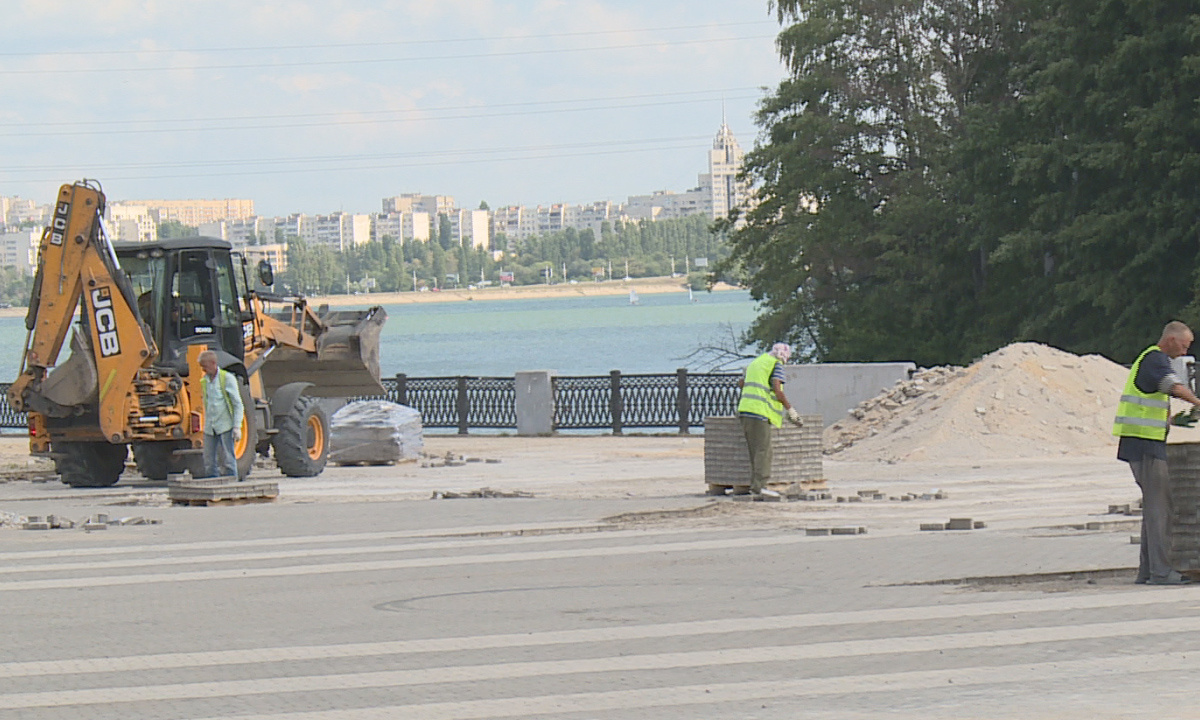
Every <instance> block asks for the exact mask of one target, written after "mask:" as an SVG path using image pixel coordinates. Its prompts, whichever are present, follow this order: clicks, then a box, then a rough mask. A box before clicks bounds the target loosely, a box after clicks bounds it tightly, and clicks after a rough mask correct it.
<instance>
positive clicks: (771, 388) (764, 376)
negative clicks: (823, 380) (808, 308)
mask: <svg viewBox="0 0 1200 720" xmlns="http://www.w3.org/2000/svg"><path fill="white" fill-rule="evenodd" d="M791 357H792V348H791V346H790V345H788V344H787V343H782V342H777V343H775V344H774V345H772V346H771V349H770V350H769V351H768V352H765V353H763V354H762V355H759V356H758V357H756V358H755V359H754V360H753V361H751V363H750V365H749V367H747V368H746V374H745V375H744V376H743V377H742V379H741V380H739V381H738V387H739V388H740V389H741V391H742V395H741V398H740V399H739V401H738V418H739V419H740V420H741V423H742V432H744V433H745V435H746V447H747V448H748V449H749V451H750V493H751V494H752V495H755V496H757V497H759V498H764V497H766V498H778V497H779V493H777V492H775V491H774V490H771V489H770V488H768V487H767V483H768V482H769V481H770V480H771V457H772V454H773V453H772V448H771V440H772V436H773V435H774V433H775V429H776V428H780V427H783V418H784V417H787V419H788V420H789V421H791V422H792V423H794V424H796V425H802V424H803V421H802V420H801V419H800V413H798V412H796V409H795V408H793V407H792V405H791V403H789V402H788V399H787V396H786V395H784V393H783V383H784V375H783V366H784V365H785V364H786V363H787V361H788V360H790V359H791Z"/></svg>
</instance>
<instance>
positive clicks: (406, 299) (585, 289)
mask: <svg viewBox="0 0 1200 720" xmlns="http://www.w3.org/2000/svg"><path fill="white" fill-rule="evenodd" d="M734 289H735V288H734V287H733V286H731V285H726V284H725V283H717V285H716V287H714V288H713V290H714V291H717V292H720V291H723V290H734ZM687 290H688V286H687V283H686V282H684V279H683V278H671V277H654V278H636V279H632V280H606V281H603V282H581V283H578V284H576V285H571V284H569V283H561V284H558V285H514V286H509V287H499V286H493V287H485V288H476V289H474V290H471V289H458V290H431V291H426V292H393V293H365V294H362V295H322V296H314V297H311V298H309V302H310V303H312V304H313V305H322V304H328V305H330V306H347V305H404V304H409V303H437V302H470V301H476V300H482V301H489V300H536V299H539V298H564V297H599V296H604V295H628V294H629V293H630V291H633V292H636V293H637V294H639V295H654V294H657V293H685V292H687ZM700 292H704V291H700Z"/></svg>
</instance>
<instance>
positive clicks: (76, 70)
mask: <svg viewBox="0 0 1200 720" xmlns="http://www.w3.org/2000/svg"><path fill="white" fill-rule="evenodd" d="M771 39H773V36H771V35H750V36H744V37H726V38H705V39H697V40H669V41H657V42H646V43H630V44H626V45H596V46H592V47H571V48H546V49H540V50H507V51H500V52H480V53H461V54H457V55H425V56H412V57H398V58H359V59H355V60H296V61H291V62H266V63H230V64H225V65H169V66H163V67H121V68H81V67H70V68H60V69H51V68H36V69H29V70H0V75H79V74H95V73H145V72H168V71H180V70H186V71H200V70H248V69H252V68H292V67H328V66H333V65H380V64H388V63H411V62H428V61H441V60H479V59H484V58H497V57H516V56H522V55H555V54H564V53H582V52H597V51H610V50H636V49H641V48H649V47H662V46H664V45H667V46H676V47H678V46H684V45H700V44H705V45H711V44H715V43H726V42H741V41H744V40H771Z"/></svg>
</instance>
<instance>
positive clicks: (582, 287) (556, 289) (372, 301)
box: [0, 277, 736, 318]
mask: <svg viewBox="0 0 1200 720" xmlns="http://www.w3.org/2000/svg"><path fill="white" fill-rule="evenodd" d="M734 289H736V288H734V287H733V286H732V285H726V284H725V283H717V285H716V287H714V288H713V290H714V291H716V292H721V291H724V290H734ZM631 290H632V291H634V292H636V293H638V294H639V295H654V294H656V293H673V292H674V293H682V292H687V283H686V282H685V281H684V279H683V278H672V277H653V278H634V279H632V280H606V281H603V282H581V283H579V284H577V285H571V284H569V283H562V284H558V285H514V286H510V287H499V286H496V287H485V288H477V289H475V290H470V289H460V290H433V291H427V292H392V293H364V294H362V295H318V296H313V297H310V298H309V303H310V304H312V305H329V306H330V307H352V306H367V305H406V304H411V303H439V302H472V301H475V300H482V301H489V300H530V299H538V298H563V297H598V296H602V295H628V294H629V292H630V291H631ZM700 292H704V291H703V290H702V291H700ZM25 312H26V311H25V308H23V307H13V308H0V318H14V317H25Z"/></svg>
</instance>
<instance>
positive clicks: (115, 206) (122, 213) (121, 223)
mask: <svg viewBox="0 0 1200 720" xmlns="http://www.w3.org/2000/svg"><path fill="white" fill-rule="evenodd" d="M104 214H105V215H106V217H105V225H106V227H108V234H109V239H110V240H112V241H113V242H152V241H154V240H157V239H158V222H157V221H156V220H155V219H154V217H153V216H151V215H150V208H148V207H146V206H145V205H134V204H132V203H124V202H120V203H109V204H108V206H107V207H106V208H105V212H104Z"/></svg>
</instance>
